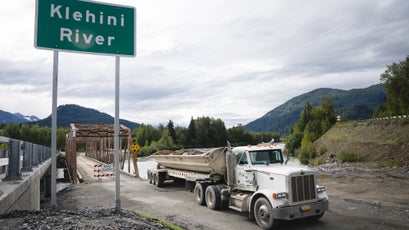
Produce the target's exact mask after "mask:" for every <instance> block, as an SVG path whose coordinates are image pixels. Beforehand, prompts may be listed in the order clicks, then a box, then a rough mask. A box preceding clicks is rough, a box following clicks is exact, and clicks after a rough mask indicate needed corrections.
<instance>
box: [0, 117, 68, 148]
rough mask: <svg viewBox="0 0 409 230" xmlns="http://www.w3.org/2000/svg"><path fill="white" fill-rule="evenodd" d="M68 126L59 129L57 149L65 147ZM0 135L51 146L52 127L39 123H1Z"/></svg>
mask: <svg viewBox="0 0 409 230" xmlns="http://www.w3.org/2000/svg"><path fill="white" fill-rule="evenodd" d="M67 132H68V129H66V128H58V129H57V149H63V148H64V147H65V134H66V133H67ZM0 136H5V137H9V138H13V139H17V140H22V141H28V142H32V143H34V144H38V145H43V146H51V128H50V127H47V126H40V125H38V124H28V123H21V124H0Z"/></svg>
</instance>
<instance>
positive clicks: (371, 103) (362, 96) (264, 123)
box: [244, 84, 386, 136]
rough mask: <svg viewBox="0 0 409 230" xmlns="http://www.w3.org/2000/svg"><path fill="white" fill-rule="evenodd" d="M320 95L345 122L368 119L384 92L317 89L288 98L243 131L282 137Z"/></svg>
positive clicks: (375, 87)
mask: <svg viewBox="0 0 409 230" xmlns="http://www.w3.org/2000/svg"><path fill="white" fill-rule="evenodd" d="M324 96H329V97H330V98H332V100H333V101H334V104H335V111H336V113H337V114H338V115H341V116H342V117H343V118H346V119H347V120H361V119H368V118H371V117H372V115H373V112H374V110H375V109H376V108H377V107H378V106H379V105H381V104H383V103H385V102H386V91H385V89H384V88H383V86H382V85H381V84H378V85H373V86H370V87H368V88H365V89H351V90H340V89H329V88H320V89H315V90H313V91H311V92H308V93H305V94H302V95H300V96H297V97H294V98H292V99H290V100H289V101H287V102H285V103H284V104H282V105H280V106H278V107H276V108H275V109H273V110H271V111H270V112H268V113H266V114H265V115H264V116H262V117H261V118H258V119H256V120H254V121H252V122H250V123H248V124H246V125H245V126H244V128H245V130H246V131H254V132H268V131H272V132H278V133H280V134H281V135H282V136H286V135H288V134H289V133H290V131H291V128H292V127H293V126H294V124H295V123H296V122H297V121H298V120H299V118H300V113H301V111H302V109H303V108H304V105H305V103H306V102H309V103H310V104H311V105H312V106H313V107H316V106H318V105H319V103H320V102H321V100H322V98H323V97H324Z"/></svg>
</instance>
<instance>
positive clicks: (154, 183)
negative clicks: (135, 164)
mask: <svg viewBox="0 0 409 230" xmlns="http://www.w3.org/2000/svg"><path fill="white" fill-rule="evenodd" d="M151 178H152V184H153V185H157V183H158V182H157V180H156V173H152V174H151Z"/></svg>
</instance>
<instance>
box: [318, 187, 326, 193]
mask: <svg viewBox="0 0 409 230" xmlns="http://www.w3.org/2000/svg"><path fill="white" fill-rule="evenodd" d="M322 192H325V187H324V186H320V187H317V193H322Z"/></svg>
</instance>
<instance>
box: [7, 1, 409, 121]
mask: <svg viewBox="0 0 409 230" xmlns="http://www.w3.org/2000/svg"><path fill="white" fill-rule="evenodd" d="M108 2H112V3H117V4H123V5H132V6H135V7H136V9H137V56H136V57H135V58H121V89H120V93H121V101H120V105H121V106H120V107H121V110H120V115H121V118H123V119H128V120H132V121H135V122H141V123H149V124H158V123H167V121H168V120H169V119H171V120H173V121H174V122H175V124H177V125H181V126H187V125H188V123H189V121H190V118H191V117H194V118H196V117H198V116H213V117H215V118H221V119H222V120H224V121H225V123H226V125H227V126H232V125H236V124H238V123H241V124H246V123H248V122H250V121H252V120H255V119H257V118H259V117H260V116H262V115H264V114H265V113H266V112H268V111H269V110H271V109H273V108H275V107H277V106H279V105H280V104H282V103H284V102H285V101H287V100H289V99H291V98H292V97H294V96H298V95H299V94H302V93H306V92H308V91H310V90H313V89H316V88H321V87H330V88H340V89H351V88H362V87H368V86H370V85H373V84H377V83H379V75H380V74H381V73H382V72H383V71H384V69H385V66H386V65H388V64H391V63H392V62H397V61H399V60H403V59H404V58H405V57H406V55H408V54H409V43H408V42H407V37H409V36H408V35H409V28H408V27H407V25H408V24H409V18H408V17H407V9H409V2H408V1H405V0H391V1H380V0H379V1H377V0H376V1H372V0H364V1H353V0H348V1H321V0H313V1H285V0H279V1H268V0H264V1H262V0H261V1H250V0H242V1H233V0H207V1H203V0H199V1H188V0H175V1H165V0H152V1H130V0H121V1H113V0H110V1H108ZM34 5H35V1H14V2H13V1H2V2H1V3H0V22H1V24H0V29H1V31H2V33H1V35H0V52H1V56H0V78H1V79H0V89H1V92H0V96H1V98H2V99H1V101H0V109H2V110H6V111H10V112H21V113H24V114H34V115H37V116H40V117H46V116H48V115H49V114H50V113H51V79H52V78H51V77H52V76H51V74H52V52H50V51H43V50H37V49H35V48H34V46H33V43H34V18H35V16H34V9H35V8H34ZM3 31H5V33H3ZM114 67H115V66H114V58H113V57H105V56H93V55H83V54H72V53H63V52H60V58H59V98H58V104H60V105H61V104H79V105H81V106H86V107H90V108H94V109H98V110H100V111H102V112H106V113H108V114H111V115H113V114H114V71H115V70H114ZM6 98H7V99H6Z"/></svg>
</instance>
